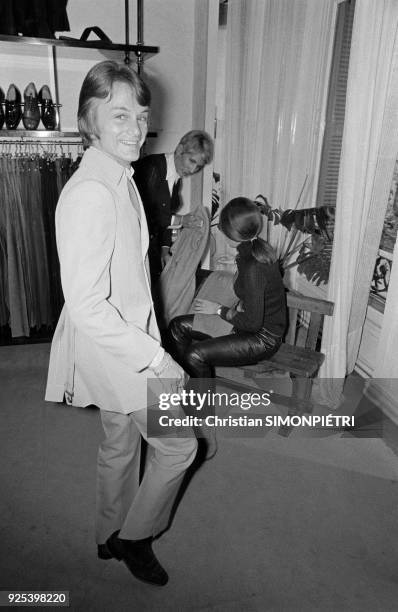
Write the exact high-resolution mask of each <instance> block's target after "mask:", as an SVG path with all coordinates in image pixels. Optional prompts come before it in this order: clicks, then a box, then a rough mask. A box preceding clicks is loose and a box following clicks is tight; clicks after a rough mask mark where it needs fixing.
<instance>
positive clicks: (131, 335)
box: [46, 147, 160, 414]
mask: <svg viewBox="0 0 398 612" xmlns="http://www.w3.org/2000/svg"><path fill="white" fill-rule="evenodd" d="M129 176H130V173H129V171H128V170H126V169H125V168H124V167H123V166H121V165H120V164H118V163H117V162H116V161H115V160H114V159H113V158H111V157H109V156H107V155H106V154H104V153H103V152H102V151H99V150H98V149H95V148H93V147H90V148H89V149H88V150H87V151H86V152H85V153H84V156H83V159H82V161H81V163H80V167H79V169H78V170H77V171H76V172H75V174H74V175H73V176H72V177H71V179H70V180H69V181H68V183H67V184H66V185H65V187H64V189H63V191H62V193H61V196H60V199H59V202H58V206H57V210H56V215H55V220H56V235H57V248H58V254H59V260H60V266H61V281H62V288H63V292H64V297H65V305H64V308H63V310H62V313H61V316H60V319H59V322H58V325H57V328H56V331H55V334H54V338H53V342H52V346H51V355H50V364H49V372H48V381H47V389H46V400H48V401H52V402H61V401H63V398H64V396H65V398H66V401H67V402H68V403H70V404H72V405H74V406H87V405H89V404H95V405H96V406H98V407H99V408H101V409H103V410H112V411H114V412H122V413H124V414H128V413H130V412H132V411H134V410H139V409H142V408H144V407H146V406H147V378H148V377H153V372H152V371H151V370H148V365H149V364H150V363H151V362H152V360H153V358H154V357H155V355H156V354H157V352H158V350H159V348H160V335H159V330H158V326H157V323H156V319H155V314H154V308H153V303H152V298H151V291H150V281H149V273H148V265H147V262H146V254H147V250H148V229H147V224H146V218H145V212H144V209H143V206H142V202H141V198H140V196H139V194H138V191H137V189H136V187H135V185H134V182H133V181H131V182H132V185H133V188H134V191H135V193H136V195H137V203H138V206H139V209H140V211H139V212H140V214H139V215H138V210H136V209H135V207H134V206H133V204H132V202H131V199H130V195H129V191H128V180H130V179H129ZM137 208H138V207H137Z"/></svg>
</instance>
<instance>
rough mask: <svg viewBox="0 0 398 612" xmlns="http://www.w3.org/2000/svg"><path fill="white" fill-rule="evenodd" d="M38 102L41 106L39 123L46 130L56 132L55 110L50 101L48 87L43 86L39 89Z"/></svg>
mask: <svg viewBox="0 0 398 612" xmlns="http://www.w3.org/2000/svg"><path fill="white" fill-rule="evenodd" d="M38 100H39V104H40V105H41V121H42V123H43V125H44V127H45V128H46V130H56V129H57V128H58V117H57V109H56V107H55V106H54V103H53V101H52V97H51V92H50V88H49V86H48V85H43V87H42V88H41V89H40V91H39V95H38Z"/></svg>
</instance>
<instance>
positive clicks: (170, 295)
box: [157, 206, 210, 327]
mask: <svg viewBox="0 0 398 612" xmlns="http://www.w3.org/2000/svg"><path fill="white" fill-rule="evenodd" d="M193 214H194V215H196V216H197V217H199V219H200V220H201V221H202V227H193V228H188V227H184V228H183V229H182V230H181V232H180V235H179V237H178V238H177V240H176V242H175V243H174V244H173V246H172V247H171V252H172V257H171V258H170V260H169V261H168V263H167V265H166V266H165V268H164V270H163V271H162V274H161V275H160V279H159V287H158V293H159V300H160V303H159V305H158V306H159V307H158V311H157V316H158V318H159V324H160V325H161V326H162V327H167V325H168V324H169V322H170V321H171V319H173V318H174V317H177V316H178V315H180V314H186V313H187V312H188V309H189V307H190V305H191V303H192V299H193V297H194V295H195V274H196V270H197V268H198V266H199V264H200V260H201V259H202V256H203V253H204V251H205V248H206V246H207V241H208V238H209V230H210V220H209V211H208V210H207V208H205V207H204V206H198V207H197V208H196V209H195V210H194V211H193Z"/></svg>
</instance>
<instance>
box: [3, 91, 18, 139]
mask: <svg viewBox="0 0 398 612" xmlns="http://www.w3.org/2000/svg"><path fill="white" fill-rule="evenodd" d="M21 116H22V111H21V92H20V91H19V89H18V87H16V86H15V85H14V83H11V85H10V86H9V88H8V91H7V95H6V101H5V120H6V128H7V130H15V129H16V128H17V126H18V123H19V122H20V121H21Z"/></svg>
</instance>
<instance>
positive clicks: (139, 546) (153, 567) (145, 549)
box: [106, 531, 169, 586]
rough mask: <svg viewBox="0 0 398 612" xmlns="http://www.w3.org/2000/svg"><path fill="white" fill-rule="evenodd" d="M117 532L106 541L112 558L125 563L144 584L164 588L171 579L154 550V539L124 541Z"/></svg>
mask: <svg viewBox="0 0 398 612" xmlns="http://www.w3.org/2000/svg"><path fill="white" fill-rule="evenodd" d="M118 534H119V531H115V533H113V534H112V535H111V536H110V538H108V539H107V541H106V546H107V549H108V551H109V552H110V554H111V555H112V557H114V558H115V559H117V560H118V561H124V563H125V564H126V565H127V567H128V569H129V570H130V572H131V573H132V574H133V576H135V577H136V578H138V580H142V581H143V582H148V583H149V584H155V585H156V586H164V585H165V584H167V582H168V580H169V577H168V575H167V573H166V571H165V570H164V569H163V567H162V566H161V565H160V563H159V561H158V560H157V558H156V557H155V555H154V552H153V550H152V538H145V539H144V540H123V539H121V538H119V537H118Z"/></svg>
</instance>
